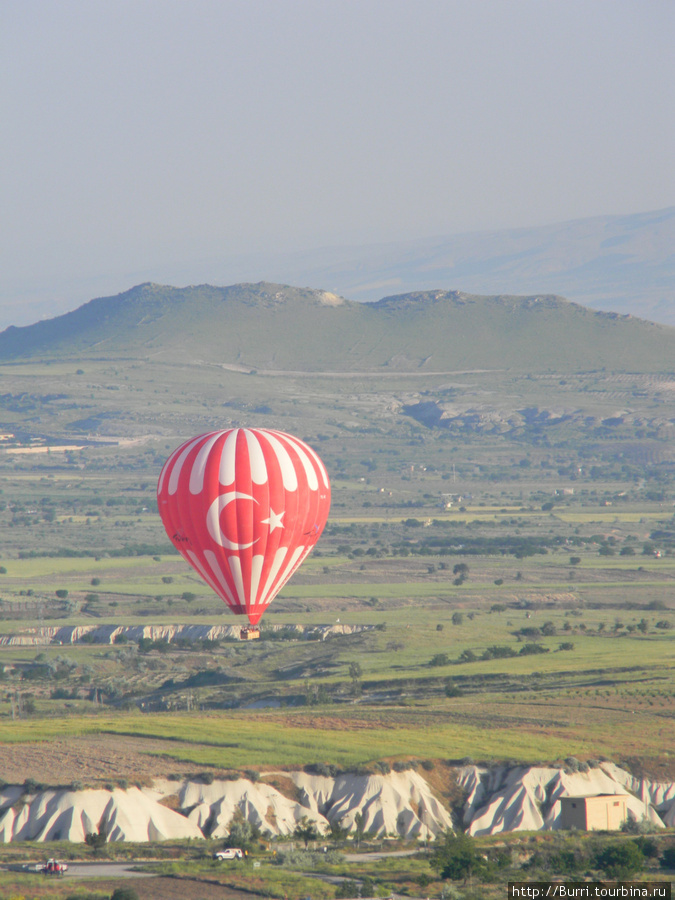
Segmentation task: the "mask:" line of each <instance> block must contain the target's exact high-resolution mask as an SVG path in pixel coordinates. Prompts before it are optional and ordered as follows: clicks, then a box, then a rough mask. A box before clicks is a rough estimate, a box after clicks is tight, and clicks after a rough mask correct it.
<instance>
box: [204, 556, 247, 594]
mask: <svg viewBox="0 0 675 900" xmlns="http://www.w3.org/2000/svg"><path fill="white" fill-rule="evenodd" d="M204 557H205V558H206V561H207V563H208V564H209V565H210V566H211V569H212V570H213V574H214V575H215V576H216V578H217V579H218V584H219V585H220V587H221V590H222V592H223V594H225V598H226V600H227V602H228V603H229V604H230V606H239V604H238V603H237V601H236V600H235V599H234V595H233V593H232V591H231V589H230V586H229V584H228V583H227V581H226V579H225V576H224V575H223V571H222V569H221V568H220V566H219V565H218V558H217V557H216V554H215V553H214V552H213V550H205V551H204ZM214 590H215V591H216V593H217V594H218V593H220V591H219V590H218V588H214Z"/></svg>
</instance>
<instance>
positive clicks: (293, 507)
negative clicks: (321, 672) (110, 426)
mask: <svg viewBox="0 0 675 900" xmlns="http://www.w3.org/2000/svg"><path fill="white" fill-rule="evenodd" d="M157 502H158V507H159V514H160V516H161V518H162V522H163V523H164V527H165V528H166V532H167V534H168V535H169V537H170V539H171V541H172V543H173V545H174V546H175V547H176V549H177V550H178V551H179V552H180V553H181V554H182V556H183V557H184V558H185V559H186V560H187V562H189V563H190V565H191V566H192V567H193V568H194V569H195V570H196V571H197V572H198V573H199V574H200V575H201V577H202V578H203V579H204V581H206V583H207V584H209V585H210V586H211V587H212V588H213V590H214V591H215V592H216V593H217V594H218V595H219V596H220V597H221V598H222V599H223V600H224V601H225V602H226V603H227V605H228V606H229V607H230V609H231V610H232V611H233V612H234V613H236V614H237V615H244V614H245V615H247V616H248V618H249V621H250V622H251V624H252V625H255V624H256V623H257V622H259V621H260V617H261V616H262V614H263V613H264V612H265V610H266V608H267V607H268V606H269V604H270V603H271V602H272V600H273V599H274V597H275V596H276V595H277V593H278V592H279V591H280V590H281V588H282V587H283V586H284V584H286V582H287V581H288V579H289V578H290V577H291V575H292V574H293V573H294V572H295V570H296V569H297V568H298V566H299V565H300V564H301V563H302V561H303V560H304V559H305V557H306V556H307V554H308V553H309V552H310V551H311V549H312V548H313V547H314V545H315V544H316V542H317V541H318V539H319V537H320V536H321V533H322V531H323V529H324V525H325V524H326V519H327V518H328V510H329V508H330V483H329V480H328V475H327V473H326V469H325V467H324V465H323V463H322V462H321V460H320V459H319V457H318V456H317V454H316V453H315V452H314V451H313V450H312V449H311V447H308V446H307V444H305V443H303V441H301V440H300V439H299V438H296V437H292V436H291V435H290V434H284V433H283V432H281V431H271V430H267V429H263V428H233V429H230V430H228V431H214V432H211V433H209V434H202V435H200V436H199V437H196V438H193V439H192V440H190V441H186V443H184V444H183V445H182V446H180V447H179V448H178V449H177V450H175V451H174V452H173V453H172V454H171V456H170V457H169V459H168V460H167V461H166V463H165V464H164V467H163V469H162V472H161V474H160V476H159V482H158V485H157Z"/></svg>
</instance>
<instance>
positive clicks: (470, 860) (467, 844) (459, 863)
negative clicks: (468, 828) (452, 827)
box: [430, 831, 485, 881]
mask: <svg viewBox="0 0 675 900" xmlns="http://www.w3.org/2000/svg"><path fill="white" fill-rule="evenodd" d="M436 840H437V843H438V846H437V849H436V850H434V852H433V854H432V856H431V860H430V862H431V865H432V866H433V868H434V869H436V870H437V871H438V872H440V875H441V878H443V879H445V878H450V879H452V880H453V881H458V880H459V879H460V878H461V879H463V880H464V881H466V880H467V878H471V876H472V875H474V874H475V873H476V872H478V871H479V870H480V869H481V868H483V866H484V865H485V860H484V859H483V857H482V856H481V854H480V853H479V852H478V850H477V848H476V845H475V841H474V839H473V838H472V837H469V835H468V834H464V832H463V831H459V832H457V833H455V832H454V831H446V832H445V834H444V835H442V836H439V837H438V838H437V839H436Z"/></svg>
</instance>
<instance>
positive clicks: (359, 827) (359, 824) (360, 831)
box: [354, 813, 366, 847]
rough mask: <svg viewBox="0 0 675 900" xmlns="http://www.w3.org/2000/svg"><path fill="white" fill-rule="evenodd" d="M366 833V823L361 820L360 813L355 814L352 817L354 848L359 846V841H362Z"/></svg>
mask: <svg viewBox="0 0 675 900" xmlns="http://www.w3.org/2000/svg"><path fill="white" fill-rule="evenodd" d="M365 833H366V822H365V819H364V818H363V814H362V813H357V814H356V815H355V816H354V839H355V840H356V846H357V847H360V846H361V841H362V840H363V835H364V834H365Z"/></svg>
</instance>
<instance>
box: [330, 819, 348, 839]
mask: <svg viewBox="0 0 675 900" xmlns="http://www.w3.org/2000/svg"><path fill="white" fill-rule="evenodd" d="M348 834H349V829H348V828H343V827H342V825H340V823H339V822H329V823H328V832H327V837H328V838H329V840H331V841H333V842H334V843H336V844H342V843H344V842H345V841H346V840H347V835H348Z"/></svg>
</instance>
